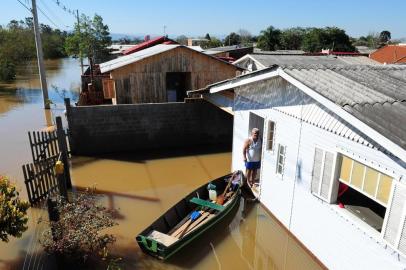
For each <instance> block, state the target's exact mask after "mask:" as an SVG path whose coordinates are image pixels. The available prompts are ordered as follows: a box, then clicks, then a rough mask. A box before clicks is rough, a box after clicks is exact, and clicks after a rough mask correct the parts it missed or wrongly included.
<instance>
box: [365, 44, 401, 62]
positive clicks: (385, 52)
mask: <svg viewBox="0 0 406 270" xmlns="http://www.w3.org/2000/svg"><path fill="white" fill-rule="evenodd" d="M370 57H371V59H374V60H375V61H378V62H379V63H382V64H406V44H405V43H401V44H397V45H386V46H384V47H382V48H379V49H378V50H376V51H375V52H373V53H371V54H370Z"/></svg>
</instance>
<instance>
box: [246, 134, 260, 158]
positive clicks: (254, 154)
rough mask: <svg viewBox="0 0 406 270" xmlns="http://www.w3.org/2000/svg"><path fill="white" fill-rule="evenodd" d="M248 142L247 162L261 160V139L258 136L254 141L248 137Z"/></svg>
mask: <svg viewBox="0 0 406 270" xmlns="http://www.w3.org/2000/svg"><path fill="white" fill-rule="evenodd" d="M249 140H250V144H249V146H248V151H247V161H249V162H257V161H260V160H261V149H262V141H261V139H260V138H258V139H257V141H256V142H254V140H253V139H252V137H250V138H249Z"/></svg>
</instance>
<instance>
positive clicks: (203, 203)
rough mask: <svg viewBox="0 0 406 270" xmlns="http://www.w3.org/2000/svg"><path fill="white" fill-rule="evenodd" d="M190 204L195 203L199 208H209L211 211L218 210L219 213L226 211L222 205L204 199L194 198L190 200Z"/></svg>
mask: <svg viewBox="0 0 406 270" xmlns="http://www.w3.org/2000/svg"><path fill="white" fill-rule="evenodd" d="M190 202H191V203H194V204H197V205H199V206H203V207H208V208H211V209H214V210H217V211H223V210H224V206H222V205H220V204H217V203H212V202H209V201H206V200H202V199H200V198H196V197H194V198H192V199H191V200H190Z"/></svg>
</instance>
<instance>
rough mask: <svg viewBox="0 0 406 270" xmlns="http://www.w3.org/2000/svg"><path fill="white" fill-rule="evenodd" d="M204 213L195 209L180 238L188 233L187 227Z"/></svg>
mask: <svg viewBox="0 0 406 270" xmlns="http://www.w3.org/2000/svg"><path fill="white" fill-rule="evenodd" d="M201 215H202V214H201V213H200V211H193V212H192V214H190V220H189V221H190V222H189V224H188V225H187V226H186V227H185V228H184V229H183V231H182V232H181V233H180V235H179V237H178V238H182V237H183V235H184V234H185V233H186V231H187V229H188V228H189V227H190V225H192V223H193V222H194V221H196V220H197V219H198V218H199V217H200V216H201Z"/></svg>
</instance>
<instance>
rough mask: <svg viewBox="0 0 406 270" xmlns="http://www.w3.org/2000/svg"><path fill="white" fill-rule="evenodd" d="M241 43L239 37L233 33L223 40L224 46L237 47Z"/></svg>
mask: <svg viewBox="0 0 406 270" xmlns="http://www.w3.org/2000/svg"><path fill="white" fill-rule="evenodd" d="M240 43H241V37H240V35H239V34H237V33H235V32H231V33H230V34H229V35H228V36H226V37H225V38H224V45H228V46H231V45H238V44H240Z"/></svg>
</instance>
